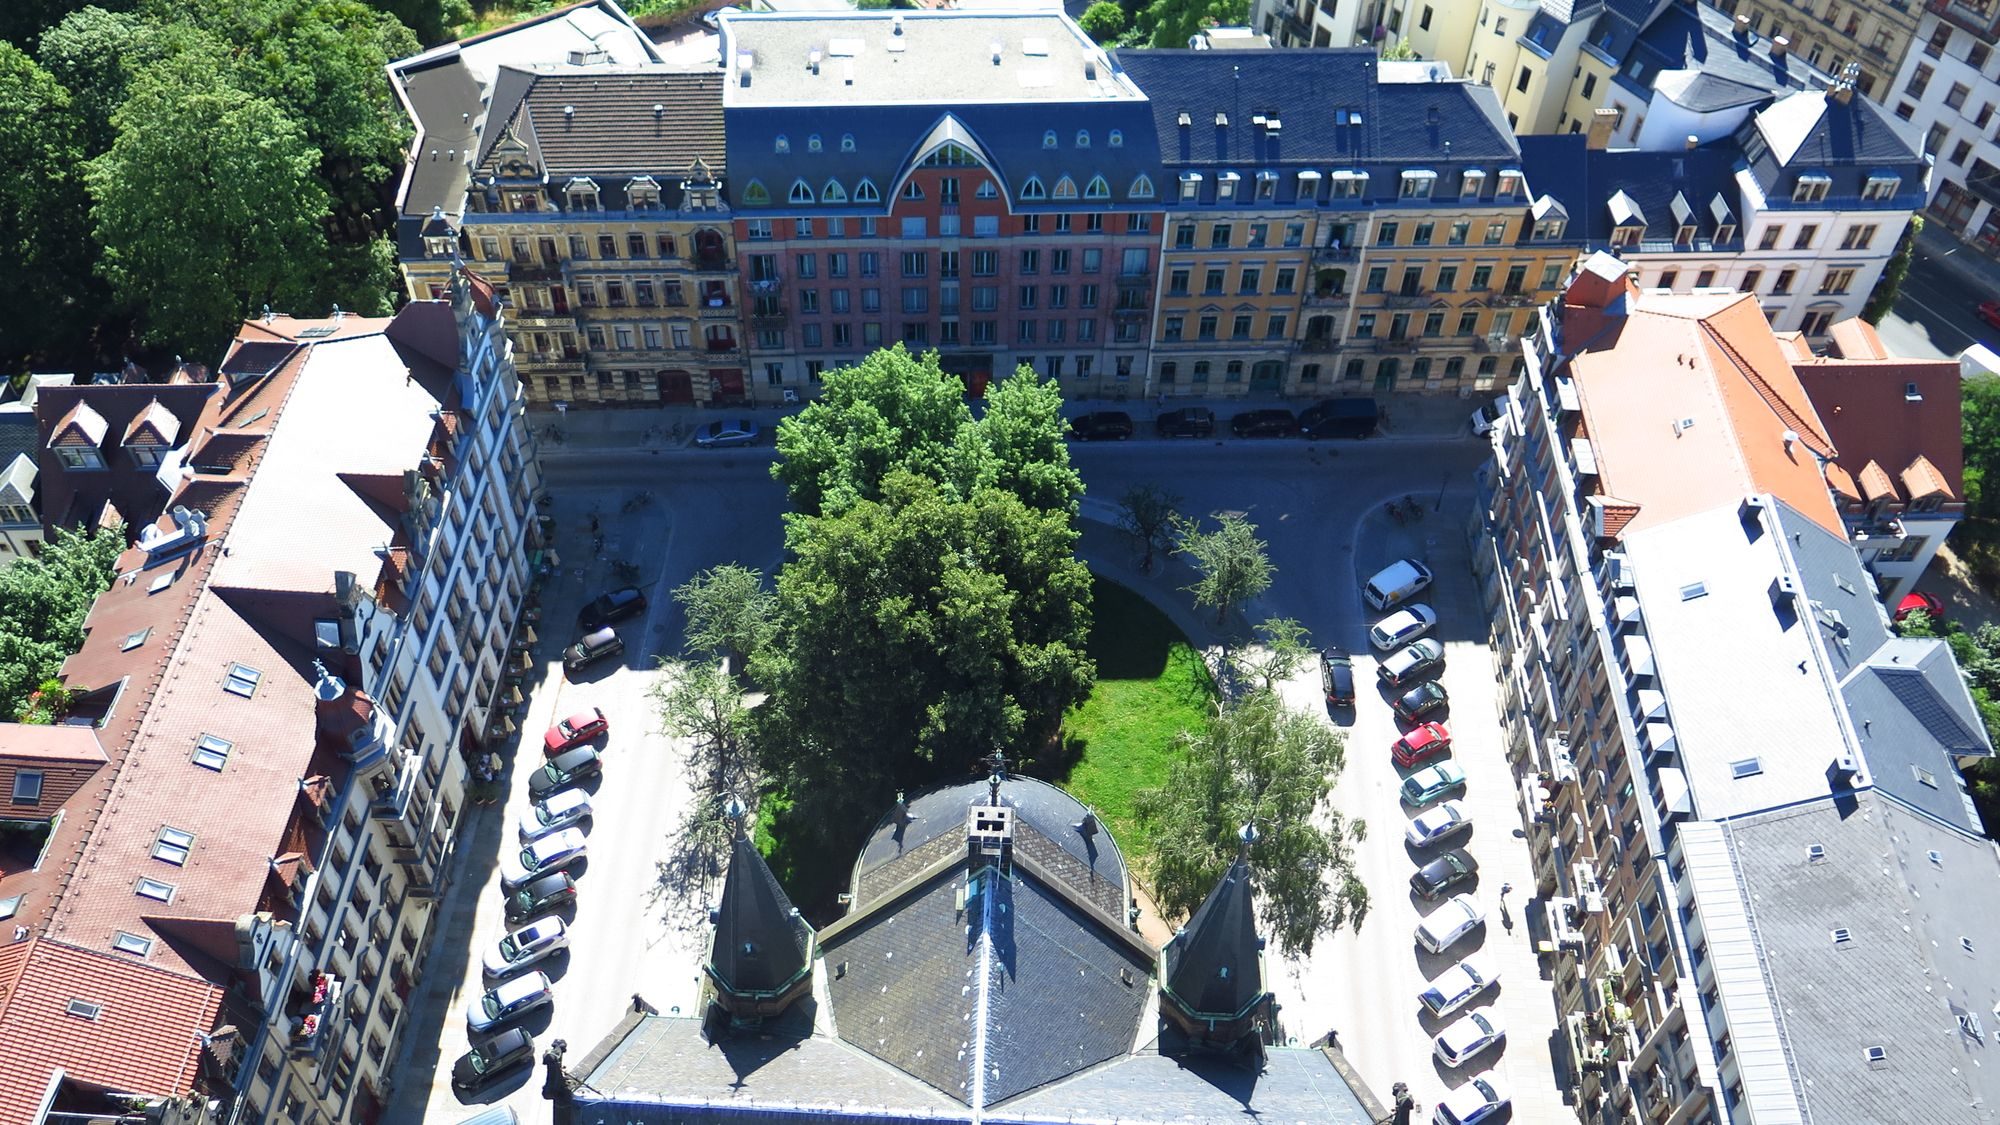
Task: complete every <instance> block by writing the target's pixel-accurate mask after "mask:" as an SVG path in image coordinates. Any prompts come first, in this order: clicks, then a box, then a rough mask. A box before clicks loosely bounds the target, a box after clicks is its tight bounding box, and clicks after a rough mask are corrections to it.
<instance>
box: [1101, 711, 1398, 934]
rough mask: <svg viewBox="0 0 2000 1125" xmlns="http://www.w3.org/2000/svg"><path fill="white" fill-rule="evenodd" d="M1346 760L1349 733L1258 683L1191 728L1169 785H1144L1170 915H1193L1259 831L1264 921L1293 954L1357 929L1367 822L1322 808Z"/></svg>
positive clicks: (1362, 908) (1155, 872)
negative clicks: (1358, 863) (1201, 726)
mask: <svg viewBox="0 0 2000 1125" xmlns="http://www.w3.org/2000/svg"><path fill="white" fill-rule="evenodd" d="M1345 762H1346V750H1345V746H1344V745H1343V742H1342V740H1341V736H1340V734H1339V733H1338V732H1337V731H1335V730H1334V729H1333V728H1331V727H1329V726H1327V725H1326V724H1325V723H1324V722H1322V721H1320V720H1318V719H1316V718H1314V717H1313V716H1310V715H1307V714H1304V713H1302V712H1298V711H1291V710H1288V709H1286V707H1285V705H1284V704H1283V702H1281V701H1280V700H1279V699H1278V697H1277V695H1276V693H1274V692H1270V691H1263V690H1258V691H1253V692H1251V693H1249V694H1248V695H1245V696H1243V697H1242V698H1240V699H1237V700H1235V701H1233V702H1230V703H1228V704H1225V705H1224V706H1223V707H1222V708H1221V710H1220V712H1219V713H1218V714H1217V715H1216V717H1215V719H1214V721H1213V722H1211V723H1210V724H1209V725H1208V728H1207V729H1206V730H1204V731H1201V732H1199V733H1190V732H1186V731H1183V732H1182V733H1181V736H1180V739H1179V747H1178V751H1177V753H1176V755H1175V757H1174V760H1173V762H1172V763H1171V765H1170V766H1169V767H1168V774H1167V783H1166V784H1165V785H1163V786H1161V787H1160V788H1158V789H1152V790H1147V791H1145V792H1142V793H1140V794H1139V799H1138V812H1139V818H1140V820H1141V822H1142V823H1144V824H1146V825H1147V826H1148V829H1149V831H1150V832H1151V834H1152V842H1153V864H1152V872H1151V874H1152V877H1153V890H1154V894H1155V896H1156V898H1157V899H1158V901H1159V904H1160V909H1161V911H1162V912H1163V913H1164V914H1165V915H1166V917H1167V919H1168V920H1169V921H1175V920H1178V919H1182V918H1186V917H1187V916H1188V915H1190V914H1192V913H1193V912H1194V910H1195V908H1197V907H1199V906H1200V905H1201V901H1202V899H1203V898H1204V897H1206V896H1207V895H1208V893H1209V891H1210V890H1212V889H1214V887H1215V884H1216V882H1217V880H1219V879H1221V878H1222V874H1223V872H1224V871H1225V870H1227V869H1228V867H1229V864H1230V862H1231V861H1232V860H1233V859H1234V858H1235V857H1236V854H1237V850H1238V836H1237V833H1238V832H1239V831H1240V830H1241V828H1242V826H1243V825H1245V824H1253V825H1255V826H1256V828H1257V833H1258V838H1257V841H1256V843H1255V844H1253V845H1252V846H1251V850H1250V863H1251V866H1252V868H1253V869H1254V870H1255V873H1256V879H1257V889H1258V891H1259V892H1260V894H1259V902H1260V906H1261V911H1262V914H1263V918H1264V922H1265V925H1266V926H1267V927H1268V928H1269V930H1270V932H1271V933H1272V935H1273V936H1275V937H1276V938H1277V939H1278V945H1279V946H1280V948H1282V949H1283V950H1284V951H1285V953H1286V954H1287V955H1288V956H1301V955H1304V954H1308V953H1311V952H1312V947H1313V942H1314V940H1315V939H1317V938H1318V937H1319V935H1321V934H1323V933H1327V932H1329V931H1332V930H1335V929H1338V928H1339V927H1341V926H1342V925H1346V924H1350V923H1351V924H1353V925H1355V926H1359V925H1360V924H1361V921H1362V919H1363V918H1364V917H1365V916H1366V915H1367V912H1368V888H1367V887H1366V886H1364V885H1363V884H1362V882H1361V879H1360V877H1359V876H1357V875H1356V874H1355V871H1354V850H1353V845H1354V843H1355V842H1356V841H1358V840H1360V839H1363V838H1364V837H1365V836H1366V835H1367V825H1366V823H1365V822H1363V821H1360V820H1354V819H1350V818H1348V817H1346V816H1344V815H1343V814H1341V813H1340V812H1338V811H1336V810H1330V809H1322V808H1321V806H1322V805H1323V804H1324V803H1325V801H1326V798H1327V795H1328V794H1329V793H1331V792H1332V791H1333V786H1334V783H1335V782H1336V781H1337V780H1338V779H1339V777H1340V771H1341V768H1342V767H1343V765H1344V764H1345Z"/></svg>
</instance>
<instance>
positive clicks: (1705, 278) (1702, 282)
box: [1694, 270, 1715, 289]
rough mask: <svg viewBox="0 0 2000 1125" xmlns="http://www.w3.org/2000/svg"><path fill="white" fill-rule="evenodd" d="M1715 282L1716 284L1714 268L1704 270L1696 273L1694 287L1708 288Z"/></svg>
mask: <svg viewBox="0 0 2000 1125" xmlns="http://www.w3.org/2000/svg"><path fill="white" fill-rule="evenodd" d="M1714 284H1715V271H1714V270H1703V271H1701V272H1700V273H1698V274H1695V275H1694V287H1695V288H1696V289H1706V288H1708V287H1709V286H1711V285H1714Z"/></svg>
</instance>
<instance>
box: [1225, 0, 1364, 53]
mask: <svg viewBox="0 0 2000 1125" xmlns="http://www.w3.org/2000/svg"><path fill="white" fill-rule="evenodd" d="M1383 11H1384V6H1383V4H1382V2H1381V0H1366V2H1364V0H1332V2H1331V3H1326V2H1324V0H1252V3H1251V5H1250V26H1251V27H1253V28H1255V29H1257V30H1258V31H1260V32H1262V33H1263V34H1265V35H1267V36H1269V37H1270V39H1271V42H1272V43H1274V44H1276V45H1277V46H1280V47H1361V46H1366V45H1368V44H1369V43H1372V42H1374V31H1375V25H1376V21H1377V20H1378V19H1379V18H1380V17H1381V16H1382V14H1383Z"/></svg>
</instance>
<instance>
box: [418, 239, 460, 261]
mask: <svg viewBox="0 0 2000 1125" xmlns="http://www.w3.org/2000/svg"><path fill="white" fill-rule="evenodd" d="M457 250H458V240H457V239H454V238H452V237H450V236H448V235H433V236H431V237H429V238H426V239H424V253H425V254H427V255H429V256H430V257H433V258H449V257H451V256H452V254H453V253H454V252H456V251H457Z"/></svg>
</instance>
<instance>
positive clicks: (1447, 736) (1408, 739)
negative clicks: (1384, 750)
mask: <svg viewBox="0 0 2000 1125" xmlns="http://www.w3.org/2000/svg"><path fill="white" fill-rule="evenodd" d="M1450 749H1451V731H1450V730H1449V729H1448V728H1447V727H1446V726H1445V725H1444V724H1443V723H1418V724H1417V725H1416V726H1414V727H1412V728H1410V733H1408V734H1406V735H1404V736H1403V737H1401V738H1399V739H1397V740H1396V741H1395V742H1392V743H1390V744H1389V756H1390V758H1392V759H1394V760H1395V763H1396V764H1397V765H1398V766H1400V767H1402V768H1404V769H1408V768H1409V767H1411V766H1414V765H1416V764H1417V763H1418V762H1423V761H1428V760H1429V759H1431V758H1435V757H1437V756H1438V755H1439V754H1442V753H1444V752H1445V751H1447V750H1450Z"/></svg>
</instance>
